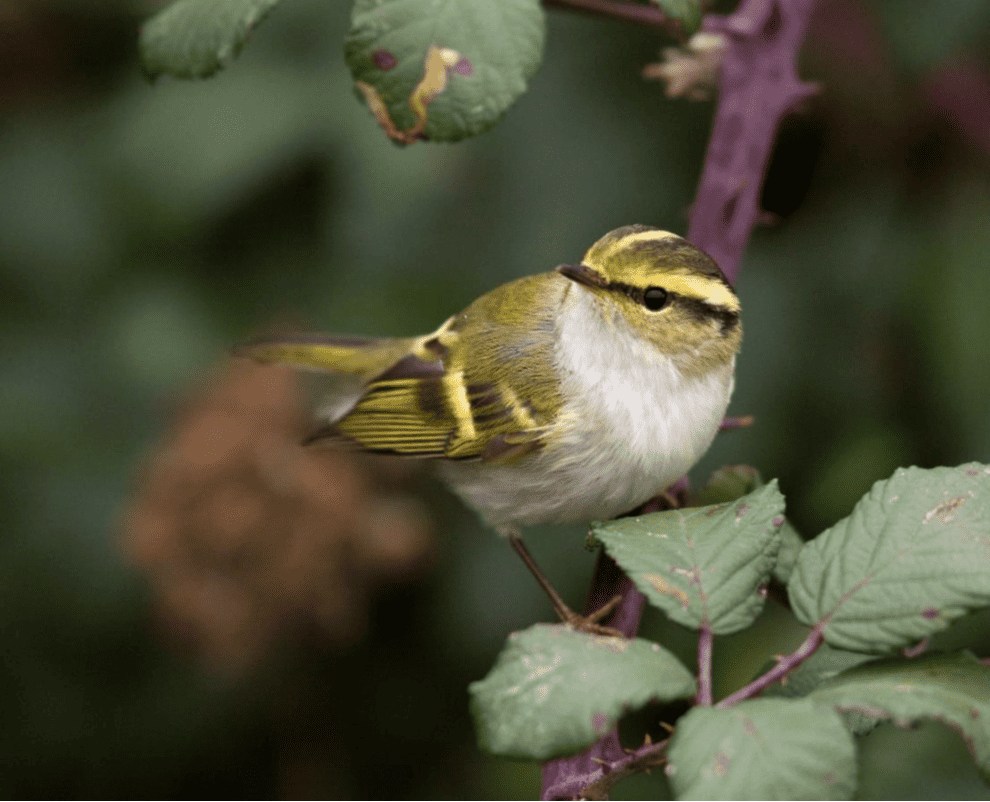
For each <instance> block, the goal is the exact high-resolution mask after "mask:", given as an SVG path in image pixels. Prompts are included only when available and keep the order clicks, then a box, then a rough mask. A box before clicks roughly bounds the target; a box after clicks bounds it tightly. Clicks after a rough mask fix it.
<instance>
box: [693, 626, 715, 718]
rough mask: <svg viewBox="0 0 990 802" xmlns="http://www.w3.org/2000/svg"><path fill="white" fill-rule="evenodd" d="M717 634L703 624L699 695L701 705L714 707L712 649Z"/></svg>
mask: <svg viewBox="0 0 990 802" xmlns="http://www.w3.org/2000/svg"><path fill="white" fill-rule="evenodd" d="M714 641H715V633H713V632H712V628H711V627H710V626H708V624H703V625H702V627H701V631H700V632H699V633H698V695H697V697H696V699H697V702H698V704H699V705H702V706H703V707H711V706H712V648H713V645H714Z"/></svg>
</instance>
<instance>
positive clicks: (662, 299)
mask: <svg viewBox="0 0 990 802" xmlns="http://www.w3.org/2000/svg"><path fill="white" fill-rule="evenodd" d="M666 305H667V291H666V290H664V289H661V288H660V287H647V288H646V292H644V293H643V306H645V307H646V308H647V309H649V310H650V311H651V312H659V311H660V310H661V309H663V308H664V307H665V306H666Z"/></svg>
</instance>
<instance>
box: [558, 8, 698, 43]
mask: <svg viewBox="0 0 990 802" xmlns="http://www.w3.org/2000/svg"><path fill="white" fill-rule="evenodd" d="M543 5H545V6H547V7H548V8H559V9H563V10H566V11H581V12H584V13H585V14H594V15H595V16H598V17H607V18H609V19H614V20H620V21H622V22H630V23H632V24H634V25H641V26H644V27H647V28H654V29H659V30H662V31H665V32H666V33H668V34H670V35H671V36H673V37H674V38H675V39H683V38H684V28H683V26H682V25H681V23H680V22H678V21H677V20H675V19H671V18H670V17H668V16H667V15H666V14H664V13H663V12H662V11H661V10H660V9H659V8H657V7H656V6H646V5H637V4H635V3H623V2H621V0H543Z"/></svg>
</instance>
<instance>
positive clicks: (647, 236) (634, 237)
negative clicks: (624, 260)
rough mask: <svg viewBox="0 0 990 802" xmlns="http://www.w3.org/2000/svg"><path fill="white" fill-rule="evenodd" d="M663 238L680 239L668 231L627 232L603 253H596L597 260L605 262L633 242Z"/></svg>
mask: <svg viewBox="0 0 990 802" xmlns="http://www.w3.org/2000/svg"><path fill="white" fill-rule="evenodd" d="M665 239H680V237H678V236H677V234H672V233H670V232H669V231H638V232H636V233H635V234H627V235H626V236H624V237H619V239H617V240H616V241H615V242H613V243H611V244H610V245H609V246H608V248H606V249H605V251H604V252H603V253H601V254H599V255H598V260H599V261H600V262H605V261H607V260H608V259H611V258H612V257H613V256H615V255H616V254H617V253H618V252H619V251H623V250H625V249H626V248H628V247H629V246H630V245H631V244H632V243H634V242H659V241H661V240H665ZM589 253H590V251H589Z"/></svg>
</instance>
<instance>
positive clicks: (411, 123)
mask: <svg viewBox="0 0 990 802" xmlns="http://www.w3.org/2000/svg"><path fill="white" fill-rule="evenodd" d="M543 38H544V18H543V9H542V7H541V5H540V2H539V0H498V2H492V0H445V2H443V3H437V2H433V0H356V2H355V3H354V11H353V14H352V16H351V30H350V32H349V33H348V35H347V39H346V42H345V46H344V58H345V60H346V61H347V65H348V66H349V67H350V70H351V75H352V76H353V77H354V80H355V82H356V85H357V88H358V89H359V90H360V93H361V95H362V96H363V99H364V100H365V102H367V104H368V105H369V107H370V108H371V110H372V112H373V113H374V115H375V117H376V118H377V119H378V122H379V124H380V125H381V126H382V128H383V129H385V131H386V133H388V135H389V136H390V137H392V139H394V140H396V141H398V142H403V143H405V144H408V143H410V142H414V141H416V140H417V139H422V138H425V139H431V140H438V141H450V142H453V141H456V140H459V139H463V138H465V137H468V136H474V135H477V134H480V133H482V132H483V131H485V130H487V129H488V128H490V127H491V126H492V125H494V124H495V122H496V121H498V120H499V118H501V117H502V115H503V114H505V112H506V110H507V109H508V108H509V106H511V105H512V103H513V102H515V100H516V99H517V98H518V97H519V96H520V95H521V94H522V93H523V92H524V91H525V90H526V85H527V83H528V82H529V79H530V78H532V77H533V74H534V73H535V72H536V69H537V67H538V66H539V64H540V59H541V57H542V54H543Z"/></svg>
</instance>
